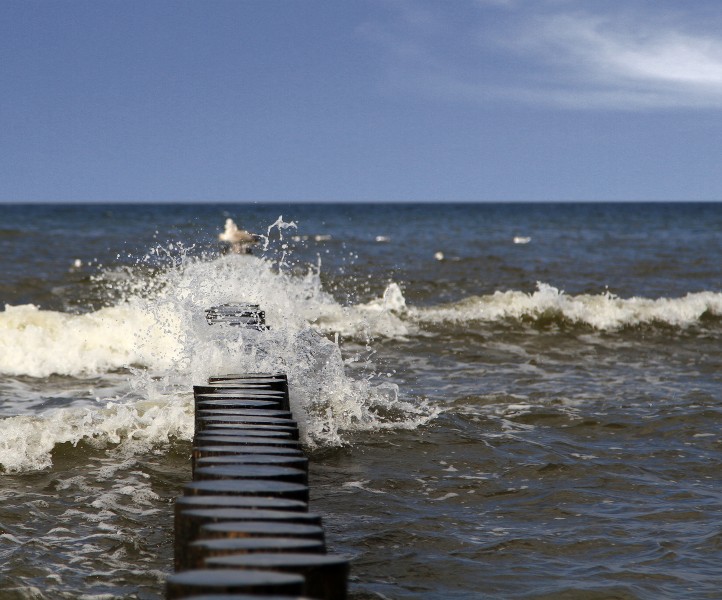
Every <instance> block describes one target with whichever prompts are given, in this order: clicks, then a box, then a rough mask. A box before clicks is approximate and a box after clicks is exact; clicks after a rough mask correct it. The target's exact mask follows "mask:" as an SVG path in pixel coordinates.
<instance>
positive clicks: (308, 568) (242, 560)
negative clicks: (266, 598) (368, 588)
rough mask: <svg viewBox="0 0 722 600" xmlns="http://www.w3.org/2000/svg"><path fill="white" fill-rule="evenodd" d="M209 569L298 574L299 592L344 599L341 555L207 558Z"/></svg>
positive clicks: (346, 564)
mask: <svg viewBox="0 0 722 600" xmlns="http://www.w3.org/2000/svg"><path fill="white" fill-rule="evenodd" d="M205 563H206V566H207V567H208V568H209V569H214V568H218V569H234V568H235V569H239V568H240V569H262V570H265V569H268V570H271V571H282V572H284V573H298V574H299V575H303V577H304V579H305V580H306V581H305V585H304V589H303V593H304V594H307V595H309V596H311V597H313V598H319V599H320V600H345V599H346V596H347V589H346V588H347V585H346V581H347V579H348V569H349V561H348V559H347V558H345V557H343V556H334V555H330V554H309V553H281V552H273V553H254V554H237V555H234V556H219V557H214V558H207V559H206V561H205Z"/></svg>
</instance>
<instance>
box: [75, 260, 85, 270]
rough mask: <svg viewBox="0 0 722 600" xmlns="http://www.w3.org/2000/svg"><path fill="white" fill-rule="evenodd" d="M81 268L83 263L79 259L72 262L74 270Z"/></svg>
mask: <svg viewBox="0 0 722 600" xmlns="http://www.w3.org/2000/svg"><path fill="white" fill-rule="evenodd" d="M82 266H83V261H82V260H80V259H79V258H76V259H75V260H74V261H73V267H74V268H75V269H79V268H80V267H82Z"/></svg>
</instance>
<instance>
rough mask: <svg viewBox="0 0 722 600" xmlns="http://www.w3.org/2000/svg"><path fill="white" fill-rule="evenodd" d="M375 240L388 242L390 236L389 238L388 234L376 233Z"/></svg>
mask: <svg viewBox="0 0 722 600" xmlns="http://www.w3.org/2000/svg"><path fill="white" fill-rule="evenodd" d="M376 241H377V242H390V241H391V238H390V237H389V236H387V235H377V236H376Z"/></svg>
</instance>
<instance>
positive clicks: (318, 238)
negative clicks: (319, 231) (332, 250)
mask: <svg viewBox="0 0 722 600" xmlns="http://www.w3.org/2000/svg"><path fill="white" fill-rule="evenodd" d="M313 239H314V240H316V241H317V242H327V241H328V240H330V239H331V236H330V235H316V236H314V238H313Z"/></svg>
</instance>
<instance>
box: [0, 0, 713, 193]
mask: <svg viewBox="0 0 722 600" xmlns="http://www.w3.org/2000/svg"><path fill="white" fill-rule="evenodd" d="M721 32H722V5H721V4H720V2H719V0H695V1H694V2H691V1H690V2H682V1H679V0H677V1H668V0H436V1H430V0H414V1H410V0H409V1H406V0H343V1H339V0H228V1H226V0H202V1H201V0H198V1H187V0H122V1H120V0H90V1H85V0H4V1H3V2H1V3H0V57H1V59H0V86H1V88H0V89H1V92H0V201H46V202H47V201H83V202H84V201H205V200H208V201H335V200H353V201H477V200H478V201H492V200H523V201H536V200H720V199H722V33H721Z"/></svg>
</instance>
